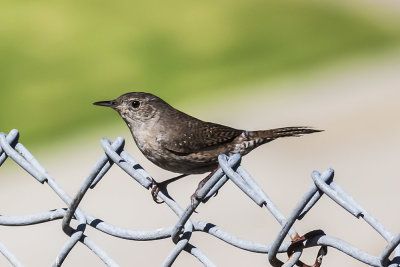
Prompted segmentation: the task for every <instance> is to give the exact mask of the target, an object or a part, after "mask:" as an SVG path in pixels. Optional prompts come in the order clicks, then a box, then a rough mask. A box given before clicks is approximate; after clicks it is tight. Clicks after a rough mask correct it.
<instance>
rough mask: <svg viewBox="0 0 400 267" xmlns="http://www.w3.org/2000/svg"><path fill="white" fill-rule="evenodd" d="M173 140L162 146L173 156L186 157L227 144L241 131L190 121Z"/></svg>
mask: <svg viewBox="0 0 400 267" xmlns="http://www.w3.org/2000/svg"><path fill="white" fill-rule="evenodd" d="M180 131H181V133H180V134H179V137H177V138H176V139H175V140H169V141H168V142H164V143H163V146H164V147H165V148H166V149H168V150H169V151H171V152H172V153H175V154H180V155H187V154H191V153H196V152H199V151H201V150H204V149H207V148H210V147H213V146H217V145H220V144H224V143H227V142H229V141H231V140H233V139H234V138H235V137H237V136H239V135H240V134H241V133H242V132H243V131H242V130H237V129H234V128H231V127H228V126H224V125H220V124H216V123H204V122H203V121H199V122H197V121H191V124H190V125H187V127H185V128H184V129H180Z"/></svg>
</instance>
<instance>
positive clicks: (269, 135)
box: [249, 126, 323, 145]
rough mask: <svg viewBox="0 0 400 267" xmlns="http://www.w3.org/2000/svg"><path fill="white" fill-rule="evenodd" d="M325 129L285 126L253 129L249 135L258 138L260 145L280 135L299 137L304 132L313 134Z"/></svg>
mask: <svg viewBox="0 0 400 267" xmlns="http://www.w3.org/2000/svg"><path fill="white" fill-rule="evenodd" d="M322 131H323V130H317V129H313V128H310V127H303V126H300V127H284V128H276V129H271V130H262V131H253V132H249V135H250V136H252V137H253V138H255V139H256V140H257V139H258V142H257V143H258V145H260V144H265V143H268V142H271V141H273V140H275V139H277V138H280V137H291V136H293V137H297V136H302V135H304V134H311V133H317V132H322Z"/></svg>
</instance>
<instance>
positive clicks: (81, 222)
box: [0, 130, 400, 267]
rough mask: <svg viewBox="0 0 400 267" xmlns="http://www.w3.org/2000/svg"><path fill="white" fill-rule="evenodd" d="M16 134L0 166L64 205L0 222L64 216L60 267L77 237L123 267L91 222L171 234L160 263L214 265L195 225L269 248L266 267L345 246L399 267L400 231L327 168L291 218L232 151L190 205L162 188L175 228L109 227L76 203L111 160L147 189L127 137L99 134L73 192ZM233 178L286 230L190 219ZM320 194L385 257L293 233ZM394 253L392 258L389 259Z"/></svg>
mask: <svg viewBox="0 0 400 267" xmlns="http://www.w3.org/2000/svg"><path fill="white" fill-rule="evenodd" d="M18 139H19V132H18V131H17V130H12V131H10V133H9V134H7V135H6V134H4V133H0V166H1V165H2V164H3V163H4V161H5V160H6V159H7V158H11V159H12V160H14V161H15V162H16V163H17V164H18V165H20V166H21V167H22V168H23V169H24V170H25V171H27V172H28V173H29V174H31V175H32V176H33V177H34V178H35V179H36V180H38V181H39V182H40V183H42V184H44V183H46V184H47V185H48V186H50V188H51V189H52V190H53V191H54V192H55V193H56V194H57V195H58V196H59V197H60V198H61V199H62V201H63V202H64V203H65V205H66V207H64V208H58V209H55V210H50V211H45V212H42V213H38V214H31V215H25V216H5V215H2V216H0V225H3V226H27V225H33V224H38V223H46V222H49V221H53V220H62V229H63V231H64V233H65V234H66V235H68V236H69V237H70V238H69V240H68V242H67V243H66V244H65V245H64V247H63V248H61V249H60V252H59V254H58V255H57V256H56V258H55V260H54V263H53V266H61V265H62V263H63V262H64V260H65V259H66V257H67V256H68V253H69V252H70V251H71V250H72V249H73V248H74V246H75V245H76V244H77V243H78V242H81V243H83V244H84V245H86V246H87V247H88V248H89V249H90V250H91V251H93V253H95V254H96V255H97V256H98V257H99V258H100V259H101V260H102V261H103V262H104V263H105V264H106V265H107V266H119V265H118V264H117V262H116V261H114V260H113V259H112V258H110V257H109V256H108V255H107V253H106V252H105V251H103V250H102V248H100V247H99V246H97V245H96V243H95V242H94V241H93V240H91V239H90V237H88V236H86V235H85V229H86V226H87V225H89V226H90V227H93V228H95V229H97V230H99V231H102V232H103V233H105V234H108V235H111V236H115V237H118V238H123V239H129V240H137V241H138V240H140V241H151V240H158V239H165V238H171V241H172V242H173V243H174V244H175V246H174V248H173V250H172V251H171V252H170V254H169V255H168V256H167V258H166V259H165V260H164V262H163V264H162V266H171V265H172V264H173V263H174V261H175V260H176V258H177V257H178V256H179V255H180V253H181V252H182V251H185V252H187V253H189V254H191V255H192V256H194V257H196V258H197V259H198V260H199V261H200V262H202V263H203V264H204V266H215V264H214V263H213V262H212V261H211V259H209V258H208V257H207V256H206V255H205V254H204V253H202V252H201V251H200V250H199V249H198V248H196V247H195V246H194V245H192V244H191V243H190V238H191V236H192V234H193V232H196V231H201V232H204V233H207V234H210V235H212V236H215V237H217V238H219V239H220V240H222V241H224V242H226V243H228V244H230V245H232V246H235V247H237V248H239V249H243V250H247V251H251V252H255V253H264V254H267V258H266V265H268V263H267V261H268V262H269V264H270V265H272V266H294V265H297V266H320V265H321V263H322V258H323V257H324V256H325V255H326V254H327V247H331V248H334V249H337V250H339V251H342V252H343V253H346V254H347V255H349V256H351V257H353V258H354V259H356V260H358V261H361V262H363V263H365V264H367V265H370V266H379V267H380V266H390V267H394V266H399V265H400V246H398V245H399V243H400V234H398V235H396V236H395V235H393V234H392V233H390V232H389V231H388V230H387V229H386V228H385V227H384V226H383V225H381V224H380V223H379V222H378V221H377V220H376V219H375V218H374V217H372V216H371V215H370V214H369V213H368V212H367V211H366V210H365V209H364V208H362V206H361V205H360V204H358V203H357V202H356V201H355V200H354V199H353V198H352V197H351V196H350V195H349V194H347V193H346V192H345V191H344V190H343V189H342V188H341V187H340V186H339V185H338V184H336V183H335V182H333V177H334V171H333V170H332V169H327V170H325V171H324V172H323V173H322V174H321V173H319V172H317V171H314V172H313V173H312V179H313V184H312V185H311V186H310V189H309V190H308V191H307V192H306V193H305V194H304V196H303V197H302V198H301V199H300V201H299V202H298V204H297V205H296V207H295V209H294V210H293V211H292V213H291V214H290V216H289V217H287V218H286V217H285V216H284V215H283V214H282V213H281V212H280V211H279V209H278V207H277V206H276V205H275V204H274V203H273V202H272V201H271V199H270V198H269V197H268V195H267V194H266V193H265V192H264V191H263V190H262V189H261V188H260V187H259V186H258V185H257V183H256V182H255V180H254V179H253V178H252V177H251V176H250V175H249V173H248V172H247V171H246V170H245V169H244V168H243V167H242V166H241V165H240V162H241V157H240V155H234V156H232V157H227V156H225V155H220V156H219V158H218V160H219V165H220V168H219V169H218V171H216V172H215V174H214V175H213V176H212V177H211V179H210V180H209V181H207V183H206V184H205V185H204V187H203V188H201V190H200V191H199V192H198V195H199V200H195V201H194V203H192V205H189V206H188V207H187V208H186V209H183V208H182V207H180V206H179V205H178V203H176V202H175V201H174V200H173V199H171V198H170V197H169V196H168V195H167V194H164V193H163V191H160V192H159V194H158V197H159V198H161V199H162V200H163V201H164V202H165V203H166V205H168V206H169V207H170V208H171V210H172V211H173V212H174V213H175V214H176V215H177V216H178V220H177V222H176V224H175V225H174V226H169V227H165V228H161V229H157V230H146V231H140V230H130V229H123V228H120V227H118V226H115V225H111V224H109V223H107V222H104V221H102V220H100V219H99V218H95V217H93V216H91V215H89V214H88V213H87V212H85V211H83V210H82V209H80V208H79V204H80V202H81V200H82V199H83V197H84V196H85V193H86V192H87V190H88V189H93V188H95V186H96V184H97V183H98V182H99V181H100V179H102V178H103V177H104V175H105V174H106V173H107V171H108V170H109V169H110V168H111V167H112V166H113V165H114V164H116V165H117V166H118V167H120V168H121V169H123V170H124V171H125V172H126V173H127V174H128V175H130V176H131V177H132V178H133V179H134V180H135V181H136V182H138V183H139V184H140V185H141V186H143V187H144V188H145V189H150V187H151V182H150V179H149V178H150V177H151V176H150V175H149V174H148V173H147V172H146V171H145V170H144V169H143V168H141V167H140V165H139V164H138V163H137V162H136V161H135V160H134V159H133V158H132V157H131V156H130V155H129V154H128V153H127V152H126V151H125V150H124V139H123V138H122V137H118V138H117V139H116V140H115V141H114V142H111V141H110V140H108V139H106V138H103V139H102V140H101V145H102V147H103V149H104V154H103V155H102V156H101V158H100V160H99V161H98V162H97V164H96V165H95V166H94V168H93V169H92V170H91V172H90V173H89V175H88V177H87V178H86V179H85V180H84V182H83V184H82V186H81V188H80V189H79V190H78V192H77V193H76V194H75V196H74V197H73V198H72V197H70V196H69V195H68V194H67V193H66V192H65V191H64V190H63V189H62V188H61V187H60V185H58V183H57V182H56V181H55V180H54V179H53V178H52V177H51V175H50V174H49V173H48V172H47V171H46V170H45V169H44V168H43V167H42V166H41V165H40V163H39V162H38V161H37V160H36V159H35V157H34V156H33V155H32V154H31V153H30V152H29V151H28V150H27V149H26V148H25V147H24V146H23V145H22V144H21V143H19V142H18ZM228 180H231V181H232V182H233V183H234V184H235V185H236V186H238V187H239V188H240V189H241V190H242V191H243V193H244V194H245V195H247V196H248V197H249V198H250V199H251V200H252V201H254V202H255V203H256V204H257V205H259V206H260V207H262V208H264V207H265V208H266V210H268V211H269V212H270V213H271V214H272V215H273V216H274V218H275V219H276V220H277V221H278V223H279V224H280V225H281V230H280V231H279V233H278V234H277V236H276V238H275V240H273V242H272V243H257V242H253V241H249V240H243V239H240V238H238V237H236V236H234V235H232V234H231V233H228V232H225V231H224V230H223V229H221V228H219V227H218V226H217V225H214V224H211V223H208V222H203V221H192V220H191V219H190V218H191V215H192V214H193V212H194V211H195V209H196V207H197V206H198V205H199V204H200V203H206V202H207V201H208V200H209V199H210V197H211V196H213V195H214V194H215V192H217V191H218V189H220V188H221V187H222V186H223V185H224V184H225V183H226V182H227V181H228ZM323 194H326V195H327V196H328V197H329V198H330V199H332V200H333V201H334V202H336V203H337V204H338V205H340V206H341V207H343V208H344V209H345V210H346V211H348V212H349V213H350V214H351V215H353V216H355V217H356V218H359V219H363V220H365V221H366V222H367V223H368V224H369V225H370V226H371V227H372V228H373V229H374V230H375V231H376V232H378V233H379V235H381V236H382V237H383V239H384V240H386V242H387V245H386V246H385V247H384V248H383V249H382V252H381V254H380V255H378V256H374V255H371V254H369V253H367V252H364V251H362V250H360V249H358V248H357V247H354V246H352V245H350V244H348V243H347V242H345V241H344V240H341V239H339V238H336V237H333V236H328V235H326V234H325V233H324V232H323V231H322V230H319V229H316V230H313V231H310V232H308V233H305V234H303V235H301V236H300V234H298V233H297V232H296V230H295V229H294V227H293V225H294V223H295V222H296V221H297V220H301V219H302V218H303V217H304V216H305V215H306V214H307V212H308V211H309V210H310V209H311V208H312V207H313V206H314V205H315V204H316V202H317V201H318V200H319V199H320V198H321V196H322V195H323ZM72 220H76V221H77V226H76V227H72V226H71V225H70V224H71V221H72ZM286 236H289V237H290V239H291V240H292V241H291V242H284V238H285V237H286ZM309 247H320V249H319V251H318V254H317V255H316V260H315V262H314V263H312V265H307V264H305V263H303V262H302V261H301V260H300V258H301V256H302V252H303V251H304V249H306V248H309ZM0 252H1V253H2V254H3V255H4V257H6V259H7V260H8V261H9V262H10V263H11V264H12V265H13V266H23V264H22V263H21V262H20V261H19V260H18V259H17V258H16V257H15V255H14V254H13V253H12V252H11V251H10V250H8V249H7V247H6V246H5V244H3V243H1V242H0ZM284 253H286V255H287V256H280V258H281V259H278V257H277V255H278V254H284ZM392 254H393V256H392V258H391V259H390V256H391V255H392Z"/></svg>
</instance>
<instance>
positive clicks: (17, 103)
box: [0, 0, 400, 144]
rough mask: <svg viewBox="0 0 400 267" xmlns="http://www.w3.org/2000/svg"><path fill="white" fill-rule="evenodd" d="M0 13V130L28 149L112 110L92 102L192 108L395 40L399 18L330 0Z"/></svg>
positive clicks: (399, 35) (45, 5)
mask: <svg viewBox="0 0 400 267" xmlns="http://www.w3.org/2000/svg"><path fill="white" fill-rule="evenodd" d="M116 3H118V4H116ZM1 8H2V11H3V12H2V16H1V17H0V40H1V41H0V58H1V65H0V68H1V71H0V90H1V91H0V92H1V93H0V131H8V130H10V129H12V128H18V129H19V130H20V131H21V132H22V134H23V138H24V143H25V144H26V143H30V144H35V143H40V142H43V141H44V140H54V139H57V138H60V137H61V136H65V135H68V134H70V133H72V132H79V131H81V130H84V129H85V127H91V126H94V125H98V124H100V123H103V122H107V121H108V120H110V118H112V117H115V114H113V113H112V112H104V110H102V109H98V108H95V107H93V106H92V105H91V103H92V102H94V101H97V100H106V99H110V98H114V97H117V96H118V95H120V94H122V93H125V92H128V91H150V92H153V93H155V94H158V95H159V96H161V97H163V98H164V99H166V100H167V101H168V102H171V103H174V102H175V101H177V100H178V99H180V100H181V99H192V101H193V102H194V101H195V99H196V96H199V95H204V94H208V95H211V96H213V95H217V94H220V93H222V92H228V93H230V92H232V90H233V89H229V90H228V88H240V87H241V86H246V84H249V83H254V82H261V81H264V80H269V79H273V78H275V77H278V76H282V75H290V74H291V73H294V72H298V71H303V70H307V69H312V68H318V67H320V66H323V65H326V64H329V63H330V62H332V61H336V60H340V59H343V58H347V57H349V56H355V55H362V54H366V53H372V52H376V51H382V50H385V49H387V48H390V47H394V46H397V45H398V44H399V43H400V30H399V25H400V23H399V21H389V22H388V20H389V19H387V18H382V19H381V20H380V19H379V18H378V17H377V16H374V18H373V19H372V18H370V17H369V16H368V14H364V13H362V12H361V11H358V12H355V11H354V10H347V9H344V8H341V7H339V6H336V5H332V4H329V3H327V2H324V3H319V2H310V1H284V2H283V1H282V2H277V1H274V2H272V1H271V2H269V1H253V0H251V1H248V0H238V1H218V2H217V1H193V2H191V1H172V2H171V1H168V2H157V3H156V2H152V1H147V2H146V1H140V2H139V1H138V2H136V1H119V2H115V1H95V2H88V1H87V2H84V3H83V2H81V1H48V2H47V1H35V2H31V1H26V2H21V1H12V2H6V3H2V4H1ZM235 90H239V89H235Z"/></svg>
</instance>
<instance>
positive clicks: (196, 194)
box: [190, 168, 218, 208]
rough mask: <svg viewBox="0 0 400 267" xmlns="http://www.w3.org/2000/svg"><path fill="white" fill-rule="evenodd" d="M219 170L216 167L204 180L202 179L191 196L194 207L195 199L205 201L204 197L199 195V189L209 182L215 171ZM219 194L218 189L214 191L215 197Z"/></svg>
mask: <svg viewBox="0 0 400 267" xmlns="http://www.w3.org/2000/svg"><path fill="white" fill-rule="evenodd" d="M217 170H218V168H217V169H215V170H214V171H212V172H211V173H210V174H208V175H207V177H206V178H204V179H203V180H201V181H200V183H199V185H198V186H197V189H196V191H195V192H194V194H193V195H192V196H191V197H190V203H191V204H192V208H194V204H195V200H198V201H203V199H202V198H200V197H199V194H198V192H199V190H200V189H201V188H202V187H203V186H204V185H205V184H206V183H207V182H208V180H210V178H211V177H212V176H213V175H214V173H215V172H216V171H217ZM217 195H218V190H217V191H215V193H214V197H215V196H217Z"/></svg>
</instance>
